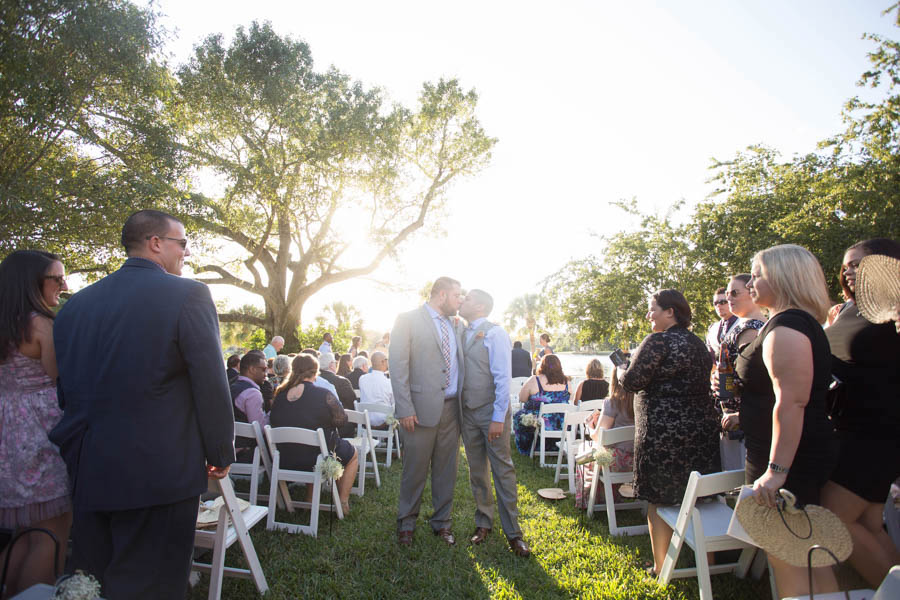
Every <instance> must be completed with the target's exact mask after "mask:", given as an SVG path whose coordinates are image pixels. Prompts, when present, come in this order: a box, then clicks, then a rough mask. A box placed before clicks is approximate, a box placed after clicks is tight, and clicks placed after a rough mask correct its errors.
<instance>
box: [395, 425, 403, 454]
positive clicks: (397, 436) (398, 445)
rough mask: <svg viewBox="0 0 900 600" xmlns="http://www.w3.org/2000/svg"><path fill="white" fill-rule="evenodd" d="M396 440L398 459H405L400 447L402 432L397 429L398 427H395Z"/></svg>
mask: <svg viewBox="0 0 900 600" xmlns="http://www.w3.org/2000/svg"><path fill="white" fill-rule="evenodd" d="M394 441H395V442H396V448H397V459H398V460H403V452H402V451H401V448H400V432H399V431H397V428H396V427H394Z"/></svg>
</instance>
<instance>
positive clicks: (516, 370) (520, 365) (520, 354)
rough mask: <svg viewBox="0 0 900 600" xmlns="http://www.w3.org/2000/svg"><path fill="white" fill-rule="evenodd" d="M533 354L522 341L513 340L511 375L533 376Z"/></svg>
mask: <svg viewBox="0 0 900 600" xmlns="http://www.w3.org/2000/svg"><path fill="white" fill-rule="evenodd" d="M531 369H532V363H531V355H530V354H528V350H525V349H524V348H522V342H519V341H516V342H513V348H512V375H511V377H531Z"/></svg>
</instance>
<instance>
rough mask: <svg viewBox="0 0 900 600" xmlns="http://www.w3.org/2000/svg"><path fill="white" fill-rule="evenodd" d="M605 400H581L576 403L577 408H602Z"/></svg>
mask: <svg viewBox="0 0 900 600" xmlns="http://www.w3.org/2000/svg"><path fill="white" fill-rule="evenodd" d="M604 402H605V400H582V401H581V402H580V403H579V404H578V410H603V403H604Z"/></svg>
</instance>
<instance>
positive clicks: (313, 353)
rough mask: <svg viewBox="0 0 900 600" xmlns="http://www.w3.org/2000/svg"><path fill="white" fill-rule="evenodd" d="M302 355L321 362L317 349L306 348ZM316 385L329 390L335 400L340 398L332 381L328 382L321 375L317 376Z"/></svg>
mask: <svg viewBox="0 0 900 600" xmlns="http://www.w3.org/2000/svg"><path fill="white" fill-rule="evenodd" d="M300 354H309V355H310V356H312V357H313V358H315V359H316V360H317V361H318V360H319V351H318V350H316V349H315V348H304V349H303V350H302V351H301V352H300ZM314 383H315V385H317V386H319V387H320V388H325V389H326V390H328V391H329V392H331V393H332V394H334V397H335V398H337V397H338V393H337V389H335V387H334V386H333V385H332V384H331V382H330V381H328V380H327V379H325V378H324V377H322V376H321V375H317V376H316V381H315V382H314Z"/></svg>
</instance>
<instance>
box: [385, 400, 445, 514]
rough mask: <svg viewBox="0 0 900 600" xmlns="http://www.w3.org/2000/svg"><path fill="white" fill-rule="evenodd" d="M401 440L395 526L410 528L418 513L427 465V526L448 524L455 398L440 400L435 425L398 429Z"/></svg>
mask: <svg viewBox="0 0 900 600" xmlns="http://www.w3.org/2000/svg"><path fill="white" fill-rule="evenodd" d="M400 437H401V439H402V440H403V474H402V476H401V479H400V498H399V500H398V502H397V529H398V530H399V531H412V530H413V529H414V528H415V527H416V518H417V517H418V516H419V505H421V504H422V492H423V491H424V490H425V479H426V478H427V477H428V467H429V465H430V466H431V505H432V506H433V507H434V514H433V515H432V517H431V528H432V529H434V530H435V531H436V530H438V529H444V528H446V527H450V522H451V520H452V518H451V513H452V511H453V488H454V487H455V486H456V472H457V464H458V463H457V461H458V459H459V401H458V400H451V401H450V402H444V410H443V412H442V413H441V420H440V422H439V423H438V424H437V426H436V427H422V426H421V425H416V427H415V429H414V430H413V432H412V433H408V432H407V431H406V430H405V429H403V428H402V427H401V428H400Z"/></svg>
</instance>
